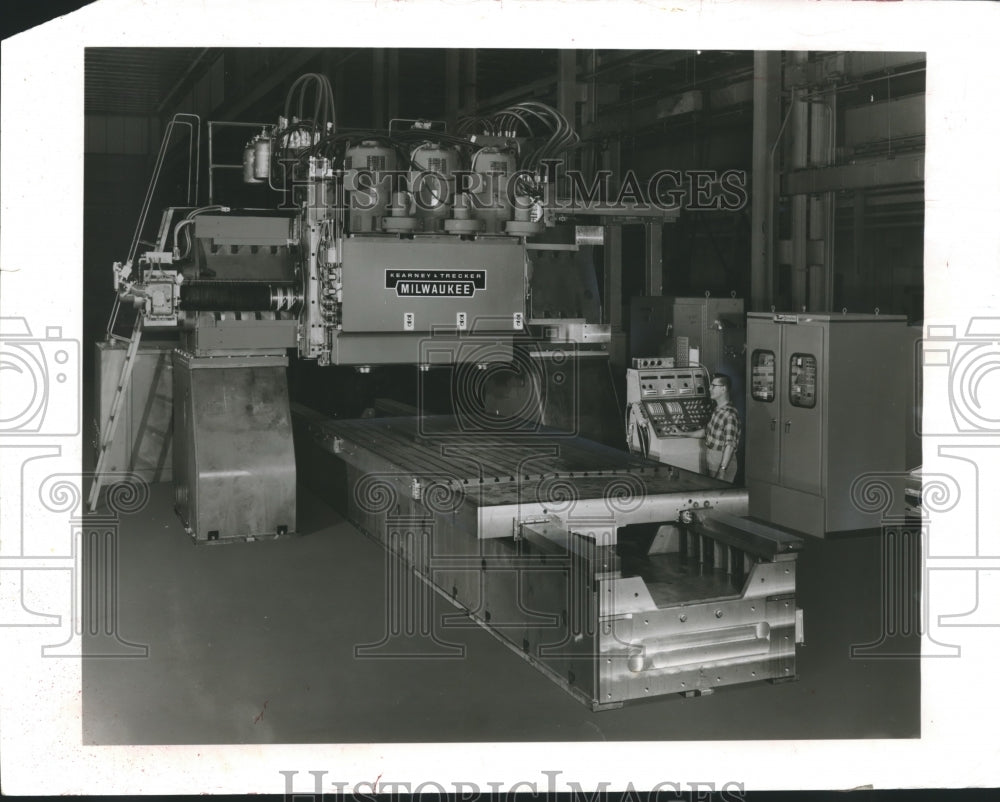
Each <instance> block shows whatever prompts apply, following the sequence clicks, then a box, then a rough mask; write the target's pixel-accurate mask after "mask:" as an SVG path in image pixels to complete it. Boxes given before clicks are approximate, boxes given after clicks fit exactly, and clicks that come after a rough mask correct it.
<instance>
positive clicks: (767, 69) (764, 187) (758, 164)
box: [747, 52, 781, 312]
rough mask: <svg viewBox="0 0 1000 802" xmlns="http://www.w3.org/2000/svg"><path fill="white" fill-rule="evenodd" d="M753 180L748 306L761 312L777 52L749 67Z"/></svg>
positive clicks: (765, 292)
mask: <svg viewBox="0 0 1000 802" xmlns="http://www.w3.org/2000/svg"><path fill="white" fill-rule="evenodd" d="M753 75H754V82H753V165H752V169H753V179H752V181H751V185H750V188H751V199H750V221H751V233H750V248H751V252H750V307H749V308H748V309H747V311H748V312H751V311H753V312H761V311H764V310H766V309H767V308H768V307H769V306H770V305H771V303H772V301H773V298H774V291H773V287H772V283H773V280H774V278H773V276H774V245H775V244H774V242H772V241H771V237H770V236H769V232H770V231H772V230H774V226H773V225H772V222H773V221H772V217H773V214H774V197H775V188H776V187H777V180H776V178H775V176H774V164H773V162H772V159H771V148H772V146H773V145H774V144H775V142H776V140H777V138H778V130H779V126H780V125H781V120H780V116H781V53H778V52H762V53H755V54H754V68H753Z"/></svg>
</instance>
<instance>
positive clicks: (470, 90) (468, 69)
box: [461, 50, 478, 116]
mask: <svg viewBox="0 0 1000 802" xmlns="http://www.w3.org/2000/svg"><path fill="white" fill-rule="evenodd" d="M476 72H477V70H476V51H475V50H463V51H462V91H461V97H462V105H461V111H462V113H463V114H468V115H470V116H471V115H474V114H475V113H476V109H477V108H478V92H477V88H476Z"/></svg>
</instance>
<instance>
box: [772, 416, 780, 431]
mask: <svg viewBox="0 0 1000 802" xmlns="http://www.w3.org/2000/svg"><path fill="white" fill-rule="evenodd" d="M777 424H778V419H777V418H771V431H772V432H773V431H774V427H775V426H776V425H777Z"/></svg>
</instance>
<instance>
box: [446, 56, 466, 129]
mask: <svg viewBox="0 0 1000 802" xmlns="http://www.w3.org/2000/svg"><path fill="white" fill-rule="evenodd" d="M461 69H462V60H461V53H460V52H459V51H458V50H455V49H454V48H450V49H448V50H446V51H445V54H444V119H445V122H446V123H447V124H448V131H449V132H451V133H455V132H456V128H457V126H458V108H459V97H460V94H461V75H460V70H461Z"/></svg>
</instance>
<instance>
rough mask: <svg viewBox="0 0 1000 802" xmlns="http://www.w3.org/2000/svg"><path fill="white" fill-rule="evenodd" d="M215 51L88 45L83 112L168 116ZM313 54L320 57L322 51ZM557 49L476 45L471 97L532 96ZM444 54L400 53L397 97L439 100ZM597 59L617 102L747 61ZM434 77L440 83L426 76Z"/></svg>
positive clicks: (728, 57)
mask: <svg viewBox="0 0 1000 802" xmlns="http://www.w3.org/2000/svg"><path fill="white" fill-rule="evenodd" d="M221 52H222V50H221V49H219V48H195V47H179V48H162V47H156V48H153V47H123V48H87V50H86V53H85V56H84V62H85V68H86V69H85V79H84V88H85V100H86V110H87V112H88V113H89V114H118V115H140V116H146V115H154V116H162V115H166V114H170V113H172V112H173V111H175V110H176V108H175V106H176V105H177V104H178V102H179V101H180V100H181V99H182V97H183V96H184V94H185V92H187V91H189V90H190V86H191V84H193V83H194V82H195V81H196V80H197V79H198V78H199V77H200V76H201V75H202V74H203V73H204V72H205V71H206V70H208V69H209V68H210V66H211V65H212V63H213V62H214V61H216V60H217V58H218V56H219V55H220V54H221ZM260 52H261V53H262V55H261V57H260V58H261V59H263V60H264V61H267V62H270V63H271V64H274V62H278V61H281V60H282V59H284V58H288V57H290V55H291V54H292V52H293V51H290V50H289V51H287V52H286V53H285V54H284V55H283V54H282V51H281V50H277V49H266V52H265V50H263V49H262V50H261V51H260ZM295 52H299V51H295ZM313 52H314V53H316V54H317V55H319V54H321V53H324V52H326V51H320V50H316V51H313ZM329 52H330V53H331V54H333V53H334V52H335V51H332V50H331V51H329ZM354 52H355V51H340V53H339V54H338V55H336V56H334V57H333V59H332V63H336V62H339V61H340V60H341V58H343V55H341V54H347V55H348V56H349V59H346V60H348V61H349V62H350V63H349V70H350V73H349V81H350V83H351V84H352V85H356V84H355V81H363V80H364V79H365V76H367V75H370V69H369V68H368V64H367V63H366V59H365V58H363V57H362V58H357V57H356V56H351V54H352V53H354ZM558 53H559V51H558V50H555V49H536V50H509V49H480V50H477V51H476V94H477V96H478V97H479V98H480V99H481V101H482V100H487V99H490V98H493V97H500V98H501V99H503V97H504V95H505V94H506V93H510V91H511V90H512V89H515V88H517V87H530V86H532V85H533V84H535V85H536V88H535V90H534V91H533V92H532V94H534V95H535V96H538V95H540V94H543V91H542V90H541V89H540V88H539V87H538V84H539V83H545V82H546V81H547V80H548V79H551V78H553V77H554V76H555V74H556V72H557V68H558ZM443 54H444V51H443V50H441V49H431V48H410V49H406V50H401V51H400V72H399V80H400V90H401V95H402V96H403V97H406V96H407V95H408V94H410V93H411V92H415V91H419V93H420V94H421V95H422V96H423V97H424V101H425V102H426V101H427V100H428V99H429V97H430V96H434V97H436V96H437V95H439V94H440V95H441V100H442V102H443V91H444V86H443V84H444V74H443V73H444V70H445V64H444V56H443ZM595 56H596V67H595V68H594V69H593V70H590V69H588V68H586V67H585V66H584V62H583V60H582V59H581V64H580V73H579V79H580V80H582V81H596V82H598V83H602V84H616V85H618V86H620V87H621V88H622V90H623V91H622V95H621V98H622V100H632V101H635V100H639V99H640V98H642V97H645V96H650V95H657V94H662V93H663V92H665V91H676V90H678V89H680V88H681V87H690V86H693V85H697V84H699V83H701V82H702V81H706V80H710V79H711V77H712V76H713V75H719V74H720V73H726V72H729V71H730V70H734V69H735V70H739V69H740V68H741V67H743V68H746V69H749V68H751V66H752V58H751V54H750V53H749V52H746V53H733V52H722V51H705V52H704V53H699V52H696V51H655V50H647V51H624V50H599V51H596V52H595ZM255 60H257V59H255ZM227 71H228V64H227ZM331 77H332V76H331ZM435 77H439V78H440V80H437V81H435V80H432V79H434V78H435Z"/></svg>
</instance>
